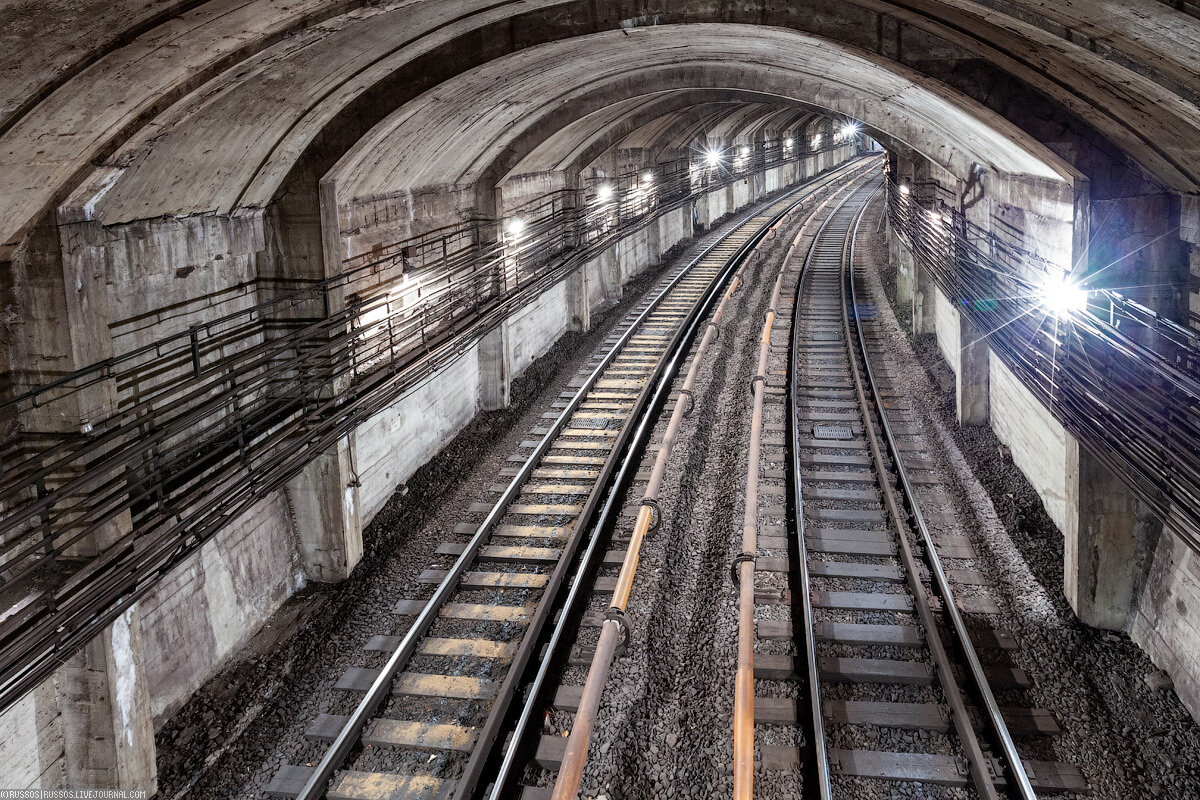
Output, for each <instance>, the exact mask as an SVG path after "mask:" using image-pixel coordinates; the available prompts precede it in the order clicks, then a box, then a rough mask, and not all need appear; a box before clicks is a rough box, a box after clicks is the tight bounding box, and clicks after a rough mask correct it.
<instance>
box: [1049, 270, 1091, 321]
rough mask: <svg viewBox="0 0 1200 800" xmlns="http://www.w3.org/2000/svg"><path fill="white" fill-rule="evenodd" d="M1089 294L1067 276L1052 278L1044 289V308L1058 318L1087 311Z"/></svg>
mask: <svg viewBox="0 0 1200 800" xmlns="http://www.w3.org/2000/svg"><path fill="white" fill-rule="evenodd" d="M1087 301H1088V292H1087V289H1085V288H1083V286H1082V285H1081V284H1078V283H1076V282H1074V281H1072V280H1071V279H1070V278H1069V277H1067V276H1066V275H1065V274H1063V275H1055V276H1051V277H1050V279H1049V280H1048V281H1046V284H1045V285H1044V286H1043V287H1042V307H1043V308H1045V309H1046V310H1047V311H1049V312H1050V313H1051V314H1053V315H1054V316H1056V317H1059V318H1062V317H1069V316H1070V315H1072V314H1078V313H1080V312H1083V311H1086V310H1087Z"/></svg>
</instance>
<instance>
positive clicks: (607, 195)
mask: <svg viewBox="0 0 1200 800" xmlns="http://www.w3.org/2000/svg"><path fill="white" fill-rule="evenodd" d="M612 199H613V187H611V186H609V185H608V184H607V183H605V184H602V185H601V186H600V188H598V189H596V202H598V203H607V202H608V201H610V200H612Z"/></svg>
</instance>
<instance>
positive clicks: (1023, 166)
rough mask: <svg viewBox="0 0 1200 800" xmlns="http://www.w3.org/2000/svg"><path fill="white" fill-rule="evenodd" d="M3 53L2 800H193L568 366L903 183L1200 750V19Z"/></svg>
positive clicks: (1088, 612) (434, 18)
mask: <svg viewBox="0 0 1200 800" xmlns="http://www.w3.org/2000/svg"><path fill="white" fill-rule="evenodd" d="M0 43H2V46H0V266H2V270H0V307H2V309H3V317H2V324H0V360H2V362H3V368H4V373H3V374H4V379H3V384H2V386H0V426H2V427H0V436H2V438H0V447H2V450H0V777H2V780H0V788H21V789H23V788H41V789H53V788H60V787H63V786H66V787H70V788H79V787H88V788H114V789H115V788H122V789H139V790H145V791H148V792H149V793H151V794H153V793H154V791H155V787H156V781H157V777H156V775H157V773H156V762H155V732H156V731H157V730H159V729H160V728H161V727H162V726H163V725H164V724H165V723H166V722H167V721H168V720H170V718H171V717H172V715H173V714H174V713H175V712H176V711H177V710H178V709H179V708H180V707H181V706H182V705H183V704H184V703H185V702H186V701H187V700H188V698H189V697H191V696H192V694H193V693H194V692H195V691H196V690H197V689H198V688H199V687H201V686H202V685H204V684H205V682H207V681H208V680H209V679H210V678H212V677H213V676H214V675H215V674H216V673H217V672H218V671H219V670H220V669H221V667H222V665H223V664H224V663H226V662H227V660H228V659H229V658H230V657H231V656H232V655H233V654H235V653H236V652H237V651H238V650H239V649H240V648H242V647H243V646H244V645H245V644H246V643H247V642H249V641H251V640H252V639H253V638H254V637H255V635H256V634H257V633H258V632H259V630H260V629H261V628H262V626H263V625H264V624H265V623H266V622H267V621H268V620H269V619H270V618H271V617H272V614H273V613H275V612H276V611H277V610H278V609H279V608H280V607H281V606H282V605H283V604H284V603H285V602H286V601H287V600H288V599H289V597H291V596H292V595H293V594H295V593H296V592H298V591H300V590H302V589H303V588H304V587H305V586H306V585H308V584H310V583H336V582H339V581H343V580H345V579H346V578H348V577H349V576H350V574H351V572H352V571H353V570H354V568H355V566H356V564H358V563H359V561H360V559H361V558H362V556H363V552H364V543H363V530H364V526H366V525H367V524H368V523H369V522H370V521H371V520H372V518H373V517H374V516H375V515H376V514H377V512H379V511H380V509H381V508H382V507H383V505H384V504H385V502H387V500H388V498H389V497H390V496H392V494H393V493H394V492H395V491H396V490H397V489H398V488H400V487H402V486H403V485H404V484H405V482H406V481H408V480H409V478H410V477H411V476H412V475H413V474H414V472H415V471H416V470H417V469H418V468H419V467H421V466H422V465H423V464H425V463H426V462H428V461H429V460H430V459H431V458H432V457H433V456H434V455H436V454H437V453H438V452H439V450H441V449H442V448H443V447H444V446H445V445H446V444H447V443H448V442H449V441H450V440H451V439H453V437H454V436H455V435H456V434H457V433H458V432H460V431H461V430H463V428H464V427H465V426H466V425H467V424H468V423H470V422H471V420H472V419H473V418H474V417H475V415H476V414H477V413H479V412H481V411H489V410H495V409H500V408H504V407H505V406H506V405H507V404H508V403H509V400H510V397H509V392H510V386H511V383H512V381H513V380H514V378H515V377H517V376H519V375H520V374H521V373H522V372H523V371H524V370H525V369H526V367H528V366H529V365H530V364H531V363H532V362H533V361H534V360H535V359H537V358H538V357H539V356H541V355H543V354H544V353H546V352H547V351H548V350H549V349H550V348H551V347H552V346H553V345H554V343H555V342H556V341H557V340H558V339H559V338H560V337H561V336H562V335H563V334H564V333H566V332H568V331H587V330H589V329H590V328H591V325H592V321H591V320H592V316H593V315H594V314H597V313H599V312H600V311H601V310H604V309H607V308H608V307H610V306H612V305H613V304H614V303H615V302H616V301H617V300H618V299H619V298H620V297H621V295H622V287H623V286H624V284H625V283H626V282H627V281H628V280H629V279H630V278H632V277H634V276H636V275H638V274H639V273H641V272H643V271H644V270H646V269H648V268H649V267H651V266H653V265H656V264H657V263H659V260H660V257H662V256H663V254H664V253H666V252H667V251H670V250H672V248H674V247H675V246H676V245H678V244H680V243H681V242H685V241H687V240H690V239H691V238H692V237H694V236H697V235H699V233H700V232H702V231H705V230H708V229H709V228H710V227H711V226H712V225H713V224H714V223H715V222H716V221H718V220H721V219H723V218H724V217H725V216H726V215H728V214H730V213H732V212H735V211H737V210H738V209H741V208H743V207H748V206H749V205H750V204H752V203H755V202H757V201H759V200H761V199H763V198H765V197H767V196H768V195H773V194H775V193H777V192H779V191H781V190H784V189H786V188H788V187H791V186H793V185H795V184H797V183H800V182H802V181H805V180H808V179H810V178H812V177H813V176H816V175H818V174H821V173H823V172H825V171H827V170H830V169H832V168H835V167H837V166H839V165H841V164H844V163H847V162H850V161H852V160H854V159H856V158H859V157H861V156H862V155H863V154H865V153H868V152H879V151H882V152H883V154H884V155H883V156H882V158H883V160H884V161H885V162H886V172H887V192H888V194H887V206H888V208H887V237H888V247H889V253H890V258H891V266H892V267H894V268H895V269H896V270H897V285H896V296H897V299H898V302H899V303H900V304H901V305H902V306H903V307H904V308H906V309H907V310H908V311H909V312H911V325H912V328H913V332H914V333H916V334H932V335H933V341H935V342H936V346H937V348H938V350H939V351H940V353H941V355H942V357H943V358H944V359H945V361H946V363H947V364H948V366H949V368H950V370H951V371H952V372H953V375H954V382H953V386H949V385H947V386H946V387H945V388H946V389H947V391H950V392H953V394H954V398H955V407H956V409H957V415H958V421H959V422H960V423H961V424H962V425H971V426H990V427H991V429H992V430H993V431H994V432H995V434H996V436H997V437H998V438H999V439H1000V440H1001V441H1002V442H1003V443H1004V445H1005V448H1006V451H1007V453H1006V454H1005V455H1003V456H1001V457H1002V458H1011V460H1012V462H1013V463H1014V464H1015V465H1016V466H1017V467H1018V468H1019V469H1020V470H1021V472H1023V473H1024V475H1025V476H1026V478H1027V479H1028V481H1029V482H1030V484H1031V485H1032V486H1033V487H1034V488H1035V489H1036V490H1037V493H1038V494H1039V495H1040V497H1041V500H1042V503H1043V505H1044V508H1045V511H1046V512H1047V513H1048V514H1049V516H1050V518H1051V519H1052V520H1053V522H1054V523H1055V525H1056V526H1057V528H1058V529H1059V531H1060V533H1061V536H1062V550H1063V587H1064V591H1065V594H1066V600H1067V601H1068V602H1069V603H1070V606H1071V608H1072V609H1073V610H1074V612H1075V614H1076V615H1077V616H1078V619H1079V621H1081V622H1082V623H1084V624H1086V625H1089V626H1094V627H1099V628H1103V629H1108V630H1112V631H1119V632H1125V633H1127V634H1128V636H1129V637H1131V638H1132V640H1133V641H1134V642H1136V644H1137V645H1138V646H1139V647H1141V648H1142V649H1143V650H1144V651H1145V653H1146V654H1148V656H1149V657H1150V659H1152V660H1153V662H1154V664H1155V665H1157V666H1158V667H1160V668H1161V669H1163V670H1165V672H1166V673H1167V674H1168V675H1169V676H1170V677H1171V679H1173V681H1174V686H1175V691H1176V692H1177V693H1178V696H1179V698H1180V700H1181V701H1182V702H1183V703H1184V705H1185V706H1186V707H1187V708H1188V709H1189V711H1190V712H1191V714H1192V716H1193V717H1194V718H1195V717H1200V616H1197V615H1198V614H1200V5H1197V4H1195V3H1192V2H1187V1H1186V0H1179V1H1177V2H1167V1H1166V0H1131V2H1122V3H1117V2H1108V1H1107V0H1063V2H1054V3H1042V2H1033V0H914V2H904V1H903V0H896V1H893V0H846V1H845V2H832V1H817V2H799V1H798V0H792V1H791V2H764V1H762V0H746V2H741V3H726V2H709V1H708V0H678V1H676V0H664V2H661V3H658V4H654V3H622V2H610V1H609V0H590V1H589V2H557V1H555V0H522V1H521V2H502V3H487V2H479V1H478V0H464V1H463V2H448V1H447V0H424V1H423V2H417V1H416V0H400V1H397V2H391V1H389V0H375V1H373V2H353V1H352V0H341V1H338V0H287V1H286V2H285V1H284V0H158V2H145V1H142V2H135V1H134V0H114V1H113V2H96V0H58V1H57V2H50V1H49V0H29V2H24V3H12V4H8V5H6V6H4V7H3V8H0ZM1013 320H1022V322H1021V324H1011V323H1012V322H1013ZM1030 320H1033V321H1035V322H1036V323H1037V325H1034V327H1033V328H1029V327H1023V326H1024V325H1026V324H1027V323H1029V322H1030ZM1046 320H1048V321H1049V322H1047V324H1046V326H1044V327H1038V326H1040V325H1041V324H1042V322H1043V321H1046ZM1034 328H1036V329H1037V330H1040V331H1043V332H1045V331H1048V330H1050V331H1054V333H1052V334H1049V333H1043V334H1039V335H1038V336H1032V335H1031V334H1030V333H1029V331H1031V330H1033V329H1034ZM1022 332H1023V333H1022Z"/></svg>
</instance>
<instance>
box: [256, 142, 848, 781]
mask: <svg viewBox="0 0 1200 800" xmlns="http://www.w3.org/2000/svg"><path fill="white" fill-rule="evenodd" d="M861 168H862V166H861V165H858V166H852V167H850V168H847V169H843V170H838V171H836V172H835V173H834V174H832V175H831V176H826V177H824V178H821V179H818V180H816V181H814V182H812V183H811V184H808V185H806V186H803V187H800V188H799V189H797V190H795V191H793V192H791V193H789V194H788V195H787V196H785V197H784V198H782V199H781V200H779V201H777V202H775V203H774V204H772V205H771V206H770V207H769V208H767V209H765V210H763V211H762V212H760V213H757V214H754V215H752V216H749V217H746V218H744V219H743V220H742V221H741V222H740V223H739V224H738V225H737V226H736V227H734V228H733V230H731V231H730V232H729V233H727V234H725V235H723V236H721V237H713V238H714V241H712V242H711V243H709V244H708V246H707V248H706V249H705V250H704V252H703V253H702V255H701V256H699V257H698V258H697V259H695V260H694V261H692V262H691V263H689V264H687V265H685V266H683V267H681V268H678V269H676V270H675V271H674V272H673V273H672V274H670V275H668V276H667V277H666V278H665V279H664V283H665V285H663V286H661V288H660V289H659V290H658V291H656V292H655V293H654V294H653V297H651V298H650V299H648V300H646V301H644V302H643V303H642V304H640V305H639V306H638V307H637V308H636V309H635V311H634V312H632V313H631V314H630V316H629V317H628V318H627V319H626V320H623V321H622V323H621V325H620V326H618V329H617V330H616V331H615V332H614V333H613V334H612V335H610V337H609V338H608V339H607V340H606V345H608V350H607V352H606V353H604V354H603V355H601V356H598V357H597V358H596V359H595V360H594V362H593V364H592V365H590V366H591V367H592V368H591V371H590V373H589V374H588V375H586V376H584V377H582V379H580V380H579V381H578V383H579V386H578V389H577V391H574V392H568V393H564V395H563V399H562V400H561V402H560V403H558V404H556V405H559V406H561V410H560V411H559V412H558V413H557V414H556V415H551V416H553V417H554V419H553V420H552V421H549V422H548V424H547V425H546V426H545V427H543V428H538V429H536V430H535V431H534V433H535V434H537V435H540V437H541V438H540V439H531V440H529V441H526V442H523V443H522V449H523V450H524V451H525V452H523V453H521V454H520V455H514V456H513V457H512V458H511V459H510V461H513V463H514V464H519V466H514V467H513V468H512V469H511V470H509V471H507V472H508V473H509V474H506V475H504V477H510V478H511V480H510V481H509V483H507V485H498V486H496V487H493V489H494V491H495V492H496V494H497V495H498V497H497V499H495V500H494V501H492V502H485V503H478V504H476V505H475V506H472V508H471V509H470V511H471V512H472V513H475V514H478V515H480V516H482V517H483V519H482V521H481V522H464V523H462V524H460V525H459V526H458V527H457V529H456V531H455V533H456V534H460V535H462V536H465V537H469V538H468V539H467V541H465V542H461V543H460V542H447V543H446V544H444V545H442V547H441V548H439V552H441V553H443V554H447V555H453V556H457V558H456V560H455V562H454V564H453V566H452V567H451V568H450V569H449V570H446V571H437V570H426V572H425V573H424V574H423V575H422V578H421V580H422V582H424V583H426V584H427V585H428V586H430V587H432V595H431V596H430V597H428V598H426V599H417V598H406V599H400V600H399V602H398V603H397V604H396V605H395V607H394V609H393V612H394V613H395V614H396V615H398V616H402V617H403V616H406V617H410V618H412V622H411V624H409V625H408V628H407V632H406V633H404V634H403V635H397V636H377V637H375V638H374V639H373V640H372V641H371V642H369V643H368V644H367V647H366V648H365V649H367V650H374V651H379V652H383V653H386V654H387V658H386V662H385V663H384V664H383V666H382V667H381V668H378V669H376V668H367V667H363V668H355V669H351V670H349V671H348V672H347V673H346V674H345V675H343V676H342V679H341V680H340V681H339V684H338V686H339V688H343V689H346V690H348V691H355V692H360V693H361V700H360V701H359V703H358V704H357V706H356V707H355V708H354V710H353V711H352V713H351V714H349V715H347V716H336V715H322V716H321V717H320V718H319V719H317V720H316V721H315V722H314V724H313V725H312V726H311V727H310V728H309V731H308V732H307V734H306V736H307V737H308V738H309V739H312V740H318V741H328V742H330V745H329V747H328V749H327V750H326V752H325V755H324V757H323V758H322V759H321V760H320V761H319V762H318V763H316V764H315V765H313V766H309V765H305V766H299V765H294V766H288V767H284V768H283V769H282V770H281V771H280V772H279V773H278V774H277V776H276V778H275V780H274V781H273V782H272V784H271V785H270V786H269V787H268V789H267V793H268V794H269V795H272V796H282V797H302V798H310V799H311V798H319V797H329V798H345V799H347V800H348V799H349V798H355V799H356V800H368V799H370V800H376V799H377V798H402V797H412V798H428V797H445V798H449V797H454V798H463V799H465V798H470V797H476V796H480V795H481V794H482V793H484V792H485V791H488V790H489V786H491V787H492V788H491V792H492V795H493V796H497V795H498V794H499V793H501V792H502V791H503V790H504V788H505V786H506V785H507V783H508V781H509V779H510V777H511V775H512V774H513V770H512V767H513V763H514V759H515V758H517V754H518V753H519V752H520V750H521V748H520V743H521V742H522V740H523V738H525V729H526V727H528V723H529V721H530V720H531V718H532V715H533V709H534V707H535V706H534V704H535V703H536V701H537V699H538V698H539V697H540V696H542V695H543V694H544V692H543V689H544V688H545V686H544V685H545V684H546V683H547V678H548V671H549V666H550V664H551V663H552V660H553V658H554V654H555V648H556V645H557V644H558V641H559V639H560V638H561V636H562V633H563V630H564V626H566V625H567V624H568V623H569V621H570V620H572V619H573V617H572V615H571V613H570V612H571V609H572V607H573V605H574V603H575V601H576V599H577V597H578V596H579V595H580V594H582V593H583V592H584V591H585V587H584V583H585V582H584V581H583V580H582V579H581V578H580V577H579V576H581V575H587V574H588V573H589V570H591V569H592V567H593V566H594V564H593V562H594V561H595V560H596V556H597V555H598V554H599V553H600V552H602V550H600V549H599V548H600V542H601V537H602V536H603V535H604V534H605V532H606V530H607V528H608V525H609V522H610V521H611V519H612V518H613V517H615V515H616V513H617V511H618V510H619V506H618V505H616V504H615V500H614V498H616V497H617V496H619V494H620V491H621V489H622V487H624V486H625V485H627V484H628V482H629V481H630V480H631V479H632V477H633V473H634V472H635V471H636V465H637V463H638V457H639V454H640V451H641V449H642V448H644V446H645V444H646V441H647V439H648V437H649V432H650V429H651V427H652V423H653V420H654V418H655V415H656V414H657V413H658V411H659V409H660V408H661V406H662V404H663V402H664V401H665V400H666V397H667V394H668V393H669V391H670V387H671V383H672V380H673V378H674V377H675V375H676V373H677V372H678V370H679V368H680V365H681V363H682V361H683V359H684V357H685V356H686V354H687V352H688V348H689V346H690V344H691V342H692V340H693V338H694V337H695V335H696V333H697V330H698V328H699V327H700V325H701V322H702V320H703V319H704V317H705V315H706V314H707V313H708V312H709V311H710V310H711V308H712V306H713V304H714V302H715V300H716V299H717V298H718V297H719V296H720V294H721V292H722V290H723V287H724V286H725V285H726V284H727V282H728V281H729V279H730V277H731V276H732V275H733V274H734V273H735V271H736V270H737V268H738V267H739V265H740V264H741V263H742V262H743V260H744V259H745V258H746V256H747V254H748V253H749V252H750V250H751V249H752V248H753V247H754V246H755V244H756V243H757V242H758V241H759V240H760V239H761V238H762V237H763V236H765V235H766V233H767V231H768V230H769V229H770V227H771V225H772V224H774V222H775V221H776V220H778V219H779V218H780V217H781V216H782V215H783V214H784V213H786V212H787V211H788V210H789V209H791V208H793V207H794V206H796V205H797V204H799V203H800V202H802V200H804V199H807V198H809V197H811V196H812V195H813V193H814V192H816V191H820V190H822V189H824V188H826V187H828V186H831V185H833V184H834V183H836V182H838V181H844V180H846V179H847V177H846V176H848V175H850V174H852V173H854V172H856V171H858V170H860V169H861ZM572 385H574V384H572ZM556 618H557V623H556V622H555V620H556ZM544 644H548V645H549V647H547V648H543V645H544ZM539 660H540V668H538V669H536V670H535V669H534V667H535V665H537V662H538V661H539ZM522 698H524V703H523V707H519V706H522V703H521V699H522ZM514 720H515V721H514ZM514 728H515V730H514ZM506 741H507V742H508V746H505V743H506Z"/></svg>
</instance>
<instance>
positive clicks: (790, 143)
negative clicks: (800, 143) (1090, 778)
mask: <svg viewBox="0 0 1200 800" xmlns="http://www.w3.org/2000/svg"><path fill="white" fill-rule="evenodd" d="M783 146H784V147H791V146H792V140H791V139H785V140H784V142H783Z"/></svg>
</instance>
